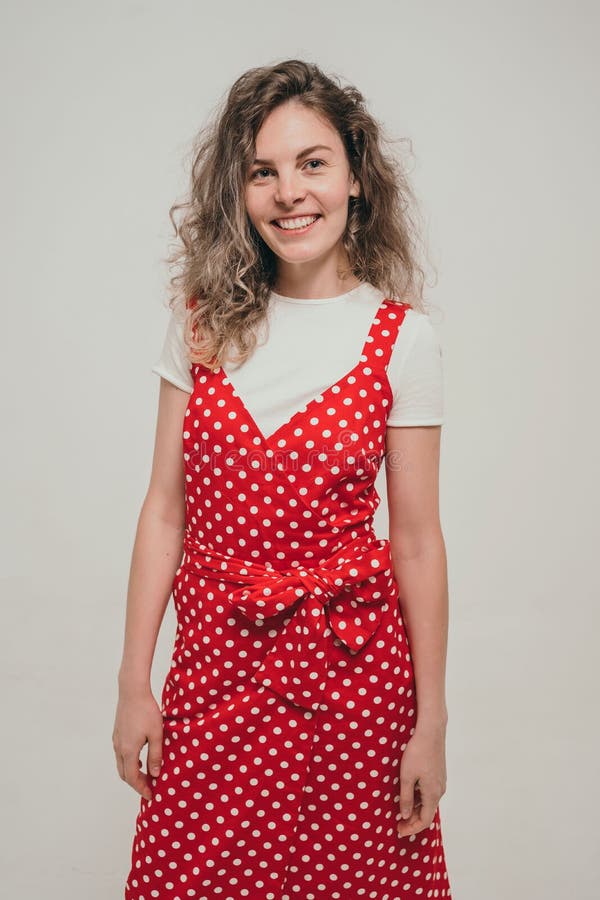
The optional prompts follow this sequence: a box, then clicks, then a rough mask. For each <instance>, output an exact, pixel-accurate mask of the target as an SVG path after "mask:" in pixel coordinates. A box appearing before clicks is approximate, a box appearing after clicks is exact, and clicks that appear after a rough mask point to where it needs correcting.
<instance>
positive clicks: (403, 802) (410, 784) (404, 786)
mask: <svg viewBox="0 0 600 900" xmlns="http://www.w3.org/2000/svg"><path fill="white" fill-rule="evenodd" d="M415 781H416V779H415V778H408V777H402V776H400V815H401V816H402V818H403V819H408V818H409V817H410V815H411V813H412V811H413V805H414V801H415V796H414V794H415Z"/></svg>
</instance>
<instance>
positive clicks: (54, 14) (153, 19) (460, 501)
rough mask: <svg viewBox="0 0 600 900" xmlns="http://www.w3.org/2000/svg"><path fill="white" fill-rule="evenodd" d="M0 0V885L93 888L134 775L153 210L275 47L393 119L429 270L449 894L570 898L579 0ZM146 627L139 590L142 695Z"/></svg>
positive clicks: (589, 159) (28, 891)
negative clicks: (129, 595)
mask: <svg viewBox="0 0 600 900" xmlns="http://www.w3.org/2000/svg"><path fill="white" fill-rule="evenodd" d="M0 16H1V20H2V21H1V28H0V32H1V34H2V38H1V42H2V43H1V51H2V52H1V60H2V70H3V71H2V79H1V82H0V83H1V88H0V90H1V91H2V101H3V103H2V119H1V121H2V129H3V136H2V150H3V153H2V157H3V162H2V166H1V168H0V175H1V178H2V198H3V199H2V214H3V215H2V235H1V240H2V249H3V251H4V253H3V256H4V260H3V272H2V281H3V291H2V293H3V301H2V313H3V319H4V323H3V327H2V343H3V346H2V354H1V360H2V366H3V377H2V384H3V388H4V391H3V423H4V435H5V437H4V440H3V442H2V450H3V453H4V464H3V467H2V471H3V475H4V484H3V491H2V496H3V502H2V509H3V522H2V528H3V534H2V545H1V546H2V552H3V559H2V588H3V590H2V595H3V596H2V624H3V627H2V629H1V633H2V647H1V648H0V660H1V666H2V687H3V710H4V712H3V726H4V727H3V733H4V736H3V741H2V749H3V762H2V771H1V776H0V777H1V784H0V791H1V793H0V796H1V797H2V807H3V817H2V819H3V825H2V828H3V831H4V834H3V836H2V840H1V844H0V845H1V850H2V857H3V858H2V860H1V871H2V883H3V892H4V894H5V896H7V897H11V898H15V900H17V898H19V900H39V898H41V897H44V898H45V900H80V898H83V897H85V898H87V900H120V898H121V897H122V895H123V889H124V880H125V877H126V874H127V872H128V867H129V860H130V847H131V841H132V838H133V827H134V819H135V815H136V813H137V809H138V801H139V797H138V795H137V794H135V793H134V792H133V791H132V789H131V788H130V787H128V786H127V785H126V784H124V783H123V782H122V781H121V780H120V779H119V777H118V774H117V770H116V766H115V762H114V756H113V750H112V743H111V734H112V726H113V718H114V710H115V704H116V699H117V681H116V679H117V669H118V664H119V661H120V655H121V647H122V634H123V624H124V611H125V593H126V584H127V577H128V569H129V561H130V554H131V549H132V546H133V538H134V533H135V526H136V522H137V515H138V513H139V508H140V505H141V502H142V499H143V496H144V493H145V490H146V487H147V482H148V477H149V472H150V463H151V454H152V446H153V434H154V427H155V419H156V405H157V398H158V388H159V378H158V377H157V376H156V375H154V374H152V373H151V371H150V369H151V366H152V364H153V363H154V361H155V360H156V359H157V358H158V355H159V352H160V348H161V346H162V340H163V335H164V330H165V328H166V322H167V317H168V311H167V309H166V306H165V296H166V283H167V270H166V266H165V265H164V263H163V259H164V257H165V256H166V255H167V243H168V241H169V240H170V238H171V227H170V223H169V222H168V208H169V206H170V205H171V203H173V202H174V200H175V199H176V198H178V197H180V196H181V194H182V192H183V190H184V188H185V185H186V175H185V172H184V156H185V154H186V153H187V151H188V149H189V143H190V141H191V139H192V137H193V135H194V133H195V132H196V130H197V129H198V128H199V127H200V125H201V124H203V122H204V120H205V118H206V117H207V115H208V114H209V113H210V112H211V111H212V109H213V107H214V106H215V105H216V104H217V103H218V102H219V101H220V99H221V98H222V97H223V96H224V95H225V93H226V91H227V90H228V88H229V86H230V85H231V83H232V82H233V81H234V79H235V78H237V77H238V75H240V74H241V73H242V72H243V71H245V70H246V69H247V68H250V67H253V66H258V65H265V64H271V63H274V62H276V61H279V60H281V59H285V58H289V57H300V58H305V59H307V60H308V61H313V62H317V63H318V64H319V65H320V66H321V67H322V68H323V69H324V70H325V71H326V72H330V73H331V72H334V73H338V74H340V75H341V76H342V77H343V78H344V79H347V80H349V81H351V82H353V83H355V84H356V85H357V86H358V87H359V88H360V90H361V91H362V92H363V93H364V95H365V97H366V98H367V101H368V104H369V106H370V108H371V110H372V112H373V113H374V114H375V115H376V116H377V117H378V118H379V119H380V120H381V121H382V122H384V123H385V126H386V128H387V129H388V131H389V132H390V133H391V134H392V135H394V136H396V137H410V139H411V140H412V142H413V151H414V154H415V165H414V171H413V173H412V180H413V184H414V186H415V189H416V191H417V194H418V197H419V199H420V202H421V204H422V209H423V212H424V215H425V217H426V220H427V235H426V239H427V240H428V243H429V248H430V258H431V260H432V263H433V265H434V266H435V267H436V270H437V274H438V280H437V284H436V285H435V287H434V289H433V290H430V292H429V297H430V301H431V303H432V305H434V306H435V307H436V309H434V310H433V311H432V317H433V319H434V321H435V322H436V326H437V327H438V329H439V334H440V338H441V342H442V346H443V359H444V371H445V398H446V408H445V415H446V424H445V425H444V426H443V430H442V471H441V513H442V524H443V529H444V535H445V538H446V546H447V552H448V560H449V578H450V638H449V656H448V681H447V699H448V709H449V723H448V732H447V760H448V787H447V792H446V794H445V796H444V797H443V798H442V801H441V804H440V810H441V814H442V824H443V835H444V843H445V849H446V856H447V863H448V871H449V876H450V882H451V887H452V889H453V894H454V900H483V898H485V900H506V898H507V897H510V898H511V900H537V898H540V900H542V898H543V900H563V898H565V897H567V896H571V897H576V898H577V900H592V898H595V897H597V896H598V894H599V892H600V881H599V876H598V854H597V850H598V826H597V817H598V812H597V806H598V799H599V798H598V766H597V747H598V738H599V729H598V718H597V707H598V704H597V687H598V679H597V674H596V665H597V663H596V649H597V635H598V625H599V617H598V605H599V603H598V601H599V598H600V590H599V588H600V585H599V575H598V549H597V547H598V538H599V534H598V522H597V515H598V509H599V504H598V500H599V497H598V459H599V446H598V421H597V419H598V396H597V394H598V384H599V378H598V375H599V373H598V368H597V335H598V327H599V325H600V322H599V317H598V300H599V292H598V282H597V266H596V260H595V258H594V252H595V253H597V251H598V245H599V229H598V211H599V208H600V196H599V194H600V191H599V179H598V171H597V169H598V160H599V158H600V152H599V151H600V147H599V126H598V109H599V108H600V102H599V100H600V98H599V97H598V93H599V89H598V85H599V84H600V78H599V76H600V73H599V71H598V63H597V52H595V51H597V46H598V25H599V13H598V5H597V4H595V3H592V2H589V3H586V2H571V3H568V4H567V3H566V2H564V3H555V2H542V0H537V2H534V0H525V2H524V0H520V2H515V0H505V2H503V3H492V2H465V0H455V2H454V3H441V2H439V3H437V2H436V3H428V2H424V3H419V4H416V3H408V2H397V0H396V2H381V0H379V2H376V0H370V2H369V3H367V4H366V3H364V2H360V3H351V2H348V0H345V2H318V3H300V2H296V3H287V2H277V3H271V2H269V3H267V2H257V0H254V2H249V3H242V2H239V3H231V2H221V3H203V2H169V3H167V2H156V0H153V2H133V0H131V2H126V0H124V2H120V3H116V2H114V0H113V2H103V3H102V4H95V3H90V2H79V3H75V2H70V3H67V2H60V0H54V2H52V3H43V2H41V0H37V2H19V3H17V2H6V0H4V2H3V4H2V7H1V10H0ZM379 488H380V492H381V490H382V484H381V481H380V483H379ZM382 497H383V499H382V504H383V503H385V495H384V494H382ZM385 516H386V510H385V508H384V506H383V505H382V507H380V509H379V510H378V513H377V520H376V522H377V523H379V530H380V531H382V532H384V533H385V530H386V518H385ZM174 628H175V621H174V615H173V611H172V608H169V611H168V613H167V616H166V618H165V621H164V626H163V630H162V632H161V636H160V640H159V646H158V648H157V654H156V658H155V668H154V676H153V683H154V686H155V689H156V691H159V690H160V686H161V684H162V680H163V677H164V675H165V673H166V671H167V667H168V661H169V656H170V652H171V642H172V639H173V635H174Z"/></svg>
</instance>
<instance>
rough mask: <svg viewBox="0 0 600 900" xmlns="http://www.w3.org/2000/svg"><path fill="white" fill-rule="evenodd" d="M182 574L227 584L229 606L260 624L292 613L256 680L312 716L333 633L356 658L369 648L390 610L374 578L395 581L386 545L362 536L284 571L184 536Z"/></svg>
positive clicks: (323, 680) (318, 700) (320, 692)
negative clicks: (325, 555) (316, 562)
mask: <svg viewBox="0 0 600 900" xmlns="http://www.w3.org/2000/svg"><path fill="white" fill-rule="evenodd" d="M181 568H183V569H185V570H186V571H188V572H192V573H194V574H195V575H199V576H200V577H203V576H204V577H209V578H217V579H219V578H220V579H222V582H223V585H224V587H225V590H224V596H225V599H226V600H227V602H228V603H229V604H231V606H233V607H235V608H236V609H238V610H240V612H242V613H243V615H244V616H246V618H248V619H250V620H252V621H254V622H256V623H260V622H262V621H263V620H265V619H268V618H269V617H270V616H274V615H276V614H277V613H280V612H282V611H283V610H286V609H289V610H290V612H291V613H292V615H291V616H290V618H289V619H286V620H285V624H284V626H283V627H282V629H281V631H280V632H279V634H278V635H277V637H276V639H275V642H274V643H273V645H272V647H271V648H270V650H269V651H268V653H267V654H266V656H265V658H264V659H263V661H262V663H261V665H260V667H259V668H258V669H257V670H256V671H255V672H254V673H253V675H252V678H253V680H254V681H255V682H258V683H259V684H263V685H265V687H268V688H270V689H271V690H273V691H275V692H276V693H278V694H280V695H281V696H282V697H285V698H286V699H287V700H291V701H292V702H293V703H295V704H296V705H298V706H301V707H303V708H305V709H308V710H312V711H313V712H314V711H316V710H317V709H318V707H319V705H320V703H321V698H322V695H323V691H324V689H325V685H326V681H327V672H328V669H329V653H328V646H329V637H330V635H331V632H332V631H333V633H334V634H335V635H336V636H337V637H338V638H339V639H340V641H341V642H342V643H343V644H344V645H345V646H346V647H347V648H348V650H349V651H350V652H352V653H358V652H360V651H361V650H362V649H363V648H364V646H365V645H366V643H367V641H368V640H369V638H370V637H371V636H372V635H373V634H375V632H376V631H377V628H378V627H379V624H380V622H381V618H382V616H383V613H384V612H385V610H386V609H387V607H388V599H389V591H385V590H382V581H381V579H380V578H378V577H377V576H378V575H380V574H381V573H382V572H385V573H386V574H387V575H388V576H390V575H391V570H392V564H391V557H390V549H389V540H387V539H382V540H377V539H372V538H370V537H368V536H367V537H366V536H364V535H361V536H359V537H358V538H356V539H354V540H352V541H350V542H349V543H347V544H345V545H344V546H343V547H341V548H340V549H339V550H337V551H336V552H335V553H334V554H333V555H332V556H331V557H330V558H329V559H326V560H325V561H324V562H323V563H320V564H319V565H299V566H298V567H296V568H293V569H286V570H285V571H278V570H276V569H274V568H272V567H270V566H269V567H267V566H265V565H263V564H262V563H259V562H256V561H250V560H241V559H238V558H236V557H232V556H227V555H226V554H224V553H221V552H220V551H219V550H216V549H214V548H212V547H207V546H205V545H203V544H200V543H199V542H198V541H196V540H195V539H193V538H191V537H189V536H186V537H185V539H184V557H183V559H182V563H181ZM383 583H384V585H386V582H385V581H384V582H383ZM389 584H390V585H393V575H391V578H390V581H389ZM232 585H237V587H231V586H232ZM295 604H298V605H297V606H296V607H295V608H294V605H295Z"/></svg>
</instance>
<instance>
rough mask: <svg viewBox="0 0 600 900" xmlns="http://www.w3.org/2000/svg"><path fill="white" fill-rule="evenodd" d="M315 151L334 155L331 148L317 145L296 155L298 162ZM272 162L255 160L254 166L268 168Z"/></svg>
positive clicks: (269, 160)
mask: <svg viewBox="0 0 600 900" xmlns="http://www.w3.org/2000/svg"><path fill="white" fill-rule="evenodd" d="M315 150H329V151H330V152H331V153H333V150H332V149H331V147H327V146H326V145H325V144H315V145H314V146H313V147H306V149H305V150H301V151H300V153H298V154H297V155H296V160H298V159H302V157H303V156H308V154H309V153H314V152H315ZM272 162H273V160H272V159H255V160H254V162H253V163H252V165H253V166H256V165H262V166H267V165H271V164H272Z"/></svg>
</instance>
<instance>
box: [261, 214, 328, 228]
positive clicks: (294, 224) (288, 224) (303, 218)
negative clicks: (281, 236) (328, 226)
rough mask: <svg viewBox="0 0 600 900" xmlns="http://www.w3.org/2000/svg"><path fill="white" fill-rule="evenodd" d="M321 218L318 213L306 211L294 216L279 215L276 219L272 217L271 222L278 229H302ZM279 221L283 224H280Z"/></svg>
mask: <svg viewBox="0 0 600 900" xmlns="http://www.w3.org/2000/svg"><path fill="white" fill-rule="evenodd" d="M320 218H321V214H320V213H310V214H309V213H306V214H304V215H300V216H298V215H296V216H280V217H279V218H278V219H272V220H271V224H272V225H274V226H275V228H278V229H279V230H280V231H304V230H306V229H307V228H310V226H311V225H314V224H315V222H317V221H318V219H320ZM281 222H283V223H285V224H280V223H281Z"/></svg>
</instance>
